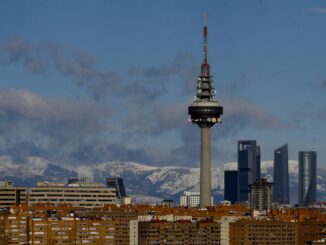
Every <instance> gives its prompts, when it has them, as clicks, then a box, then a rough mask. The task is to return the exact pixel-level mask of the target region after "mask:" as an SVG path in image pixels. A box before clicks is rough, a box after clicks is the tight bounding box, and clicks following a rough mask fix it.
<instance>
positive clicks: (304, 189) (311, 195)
mask: <svg viewBox="0 0 326 245" xmlns="http://www.w3.org/2000/svg"><path fill="white" fill-rule="evenodd" d="M316 171H317V152H315V151H299V203H300V205H303V206H307V205H311V204H313V203H315V202H316V186H317V184H316V178H317V176H316V175H317V172H316Z"/></svg>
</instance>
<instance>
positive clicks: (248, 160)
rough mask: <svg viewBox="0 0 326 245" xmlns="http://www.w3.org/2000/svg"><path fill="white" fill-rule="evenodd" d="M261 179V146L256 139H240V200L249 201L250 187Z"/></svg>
mask: <svg viewBox="0 0 326 245" xmlns="http://www.w3.org/2000/svg"><path fill="white" fill-rule="evenodd" d="M257 179H260V147H259V146H257V145H256V140H239V141H238V201H239V202H244V201H249V194H250V187H249V185H251V184H253V183H254V182H255V181H256V180H257Z"/></svg>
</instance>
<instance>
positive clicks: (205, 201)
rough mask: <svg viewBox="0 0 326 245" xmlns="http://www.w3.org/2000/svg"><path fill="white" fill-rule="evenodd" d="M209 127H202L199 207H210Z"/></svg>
mask: <svg viewBox="0 0 326 245" xmlns="http://www.w3.org/2000/svg"><path fill="white" fill-rule="evenodd" d="M210 131H211V129H210V128H209V127H202V128H201V129H200V134H201V151H200V207H202V208H203V207H206V206H210V205H211V196H212V193H211V190H212V186H211V185H212V184H211V146H210V133H211V132H210Z"/></svg>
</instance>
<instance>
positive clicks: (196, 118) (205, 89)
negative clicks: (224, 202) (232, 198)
mask: <svg viewBox="0 0 326 245" xmlns="http://www.w3.org/2000/svg"><path fill="white" fill-rule="evenodd" d="M207 34H208V29H207V24H206V16H205V25H204V32H203V36H204V50H203V51H204V61H203V64H202V65H201V74H200V75H199V76H198V79H197V93H196V96H195V100H194V102H193V103H192V104H191V105H190V106H189V108H188V114H189V115H190V116H191V118H190V121H191V122H192V123H193V124H196V125H198V126H199V127H200V128H201V163H200V207H201V208H205V207H206V206H210V205H211V156H210V128H211V127H212V126H214V124H215V123H218V122H221V119H220V116H221V115H222V114H223V107H222V106H220V105H219V104H218V103H217V101H216V100H215V99H214V97H215V91H214V87H213V80H212V76H211V75H210V66H209V64H208V45H207Z"/></svg>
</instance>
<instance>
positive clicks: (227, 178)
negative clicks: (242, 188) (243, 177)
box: [224, 170, 238, 203]
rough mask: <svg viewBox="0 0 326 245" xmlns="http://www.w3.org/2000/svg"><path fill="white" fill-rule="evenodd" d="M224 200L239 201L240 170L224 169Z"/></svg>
mask: <svg viewBox="0 0 326 245" xmlns="http://www.w3.org/2000/svg"><path fill="white" fill-rule="evenodd" d="M224 200H227V201H230V202H231V203H236V202H237V201H238V171H237V170H225V171H224Z"/></svg>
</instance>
